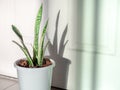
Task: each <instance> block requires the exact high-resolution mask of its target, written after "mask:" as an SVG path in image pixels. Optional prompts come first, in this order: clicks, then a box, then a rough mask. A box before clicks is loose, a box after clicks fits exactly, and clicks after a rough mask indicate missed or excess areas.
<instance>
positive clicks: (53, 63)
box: [14, 58, 55, 70]
mask: <svg viewBox="0 0 120 90" xmlns="http://www.w3.org/2000/svg"><path fill="white" fill-rule="evenodd" d="M24 59H25V58H24ZM20 60H21V59H18V60H16V61H15V62H14V67H15V68H17V69H29V70H36V69H46V68H50V67H55V61H54V60H52V59H49V60H50V61H51V62H52V64H51V65H49V66H45V67H38V68H28V67H21V66H19V65H17V62H19V61H20Z"/></svg>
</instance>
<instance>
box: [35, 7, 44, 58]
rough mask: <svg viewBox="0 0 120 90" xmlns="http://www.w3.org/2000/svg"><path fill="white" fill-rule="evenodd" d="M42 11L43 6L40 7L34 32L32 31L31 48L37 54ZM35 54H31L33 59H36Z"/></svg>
mask: <svg viewBox="0 0 120 90" xmlns="http://www.w3.org/2000/svg"><path fill="white" fill-rule="evenodd" d="M42 10H43V5H41V7H40V9H39V11H38V14H37V17H36V21H35V31H34V44H33V47H34V48H35V49H34V50H36V51H34V52H38V40H39V29H40V23H41V19H42ZM36 55H38V53H37V54H35V53H34V54H33V58H35V57H36Z"/></svg>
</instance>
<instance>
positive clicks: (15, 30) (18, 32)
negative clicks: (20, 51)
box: [12, 25, 23, 41]
mask: <svg viewBox="0 0 120 90" xmlns="http://www.w3.org/2000/svg"><path fill="white" fill-rule="evenodd" d="M12 30H13V31H14V32H15V34H16V35H17V36H18V37H19V39H20V40H21V41H23V37H22V34H21V33H20V31H19V30H18V29H17V27H15V26H14V25H12Z"/></svg>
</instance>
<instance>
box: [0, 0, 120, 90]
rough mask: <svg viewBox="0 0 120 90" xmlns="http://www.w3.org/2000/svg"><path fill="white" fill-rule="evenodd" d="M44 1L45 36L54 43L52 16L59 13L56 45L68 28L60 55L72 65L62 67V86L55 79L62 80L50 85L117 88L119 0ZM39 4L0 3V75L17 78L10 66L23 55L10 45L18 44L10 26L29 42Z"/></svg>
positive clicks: (98, 89) (79, 89) (74, 89)
mask: <svg viewBox="0 0 120 90" xmlns="http://www.w3.org/2000/svg"><path fill="white" fill-rule="evenodd" d="M48 2H49V4H48V15H49V30H48V37H49V38H50V40H51V42H52V41H53V40H54V39H53V38H54V34H55V25H56V17H57V14H58V11H59V10H60V16H59V23H58V33H59V34H58V45H59V42H60V39H61V36H62V34H63V32H64V29H65V27H66V25H67V24H68V32H67V36H66V39H65V41H66V40H69V42H68V44H67V46H66V49H65V52H64V56H63V57H64V58H66V59H68V60H69V61H71V64H70V65H69V67H67V68H68V69H67V70H68V80H66V81H67V82H63V80H62V79H60V80H61V81H55V82H53V84H54V85H56V86H59V87H63V88H68V90H119V89H120V86H119V81H120V80H119V76H120V71H119V69H120V66H119V64H120V57H119V56H120V41H119V39H120V36H119V34H120V26H119V23H120V17H119V14H120V8H119V4H120V2H119V0H49V1H48ZM39 5H40V3H39V1H37V0H34V1H33V0H29V1H28V0H20V1H19V0H1V1H0V12H1V13H0V41H1V45H0V57H1V59H0V62H1V63H0V74H5V75H10V76H16V70H15V69H14V67H13V63H14V61H15V60H16V59H18V58H19V57H23V54H22V52H21V51H20V50H19V49H18V47H17V46H16V45H14V44H13V43H12V42H11V40H14V39H15V40H17V37H16V36H15V34H14V33H13V32H12V30H11V27H10V26H11V24H15V25H17V26H18V28H19V29H20V30H21V32H23V34H24V37H25V39H26V40H27V41H29V42H32V37H33V35H32V33H33V28H34V18H35V16H36V12H37V9H38V8H39ZM54 54H55V53H54ZM52 57H53V58H55V59H56V58H57V57H56V56H55V57H54V56H52ZM59 59H60V58H59ZM57 62H59V61H57ZM62 64H63V66H64V65H65V64H64V63H62ZM62 64H61V65H62ZM58 66H59V65H58ZM60 67H61V66H59V67H58V70H59V68H60ZM61 69H62V70H60V72H64V71H65V70H66V69H65V68H64V67H62V68H61ZM56 72H57V71H56ZM58 73H59V72H58ZM64 74H65V72H64ZM54 75H56V73H55V74H54ZM57 75H58V74H57ZM59 75H60V76H61V75H63V74H59ZM59 75H58V76H59ZM65 75H67V74H65ZM58 76H55V79H58ZM60 76H59V77H60ZM66 79H67V78H66ZM63 83H64V85H65V83H67V87H66V86H64V85H63Z"/></svg>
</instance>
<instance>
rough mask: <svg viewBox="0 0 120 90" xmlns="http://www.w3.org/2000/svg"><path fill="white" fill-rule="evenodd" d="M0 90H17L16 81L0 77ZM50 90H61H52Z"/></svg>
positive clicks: (55, 89)
mask: <svg viewBox="0 0 120 90" xmlns="http://www.w3.org/2000/svg"><path fill="white" fill-rule="evenodd" d="M0 90H19V85H18V81H17V79H15V78H11V77H7V76H4V75H0ZM51 90H62V89H57V88H52V89H51Z"/></svg>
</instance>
